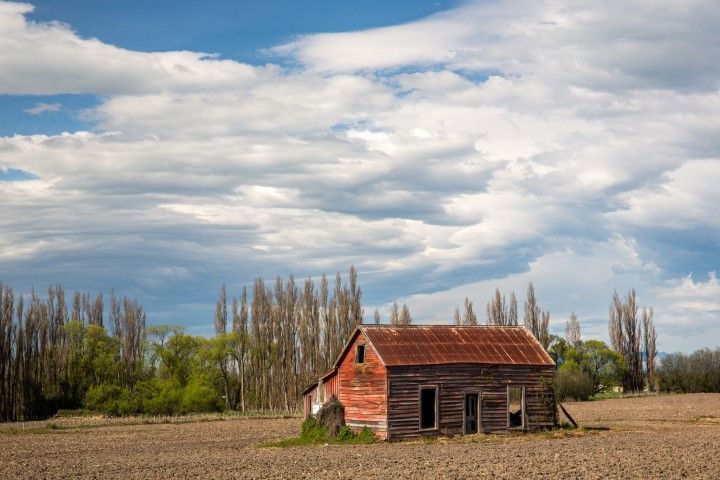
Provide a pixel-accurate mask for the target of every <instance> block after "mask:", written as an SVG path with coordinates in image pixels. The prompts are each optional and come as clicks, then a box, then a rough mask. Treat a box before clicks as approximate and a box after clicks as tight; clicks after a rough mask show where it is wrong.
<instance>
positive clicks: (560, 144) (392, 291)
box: [0, 0, 720, 352]
mask: <svg viewBox="0 0 720 480" xmlns="http://www.w3.org/2000/svg"><path fill="white" fill-rule="evenodd" d="M718 24H720V4H718V3H717V2H716V1H711V0H710V1H703V0H678V1H674V2H656V1H653V0H643V1H635V0H625V1H622V2H619V1H608V2H589V1H587V2H584V1H542V0H539V1H538V0H532V1H531V0H511V1H505V2H498V1H464V2H463V1H418V0H415V1H397V2H387V1H380V0H364V1H362V2H360V1H356V2H354V1H342V2H338V1H336V0H335V1H330V0H327V1H324V0H323V1H320V0H317V1H292V2H291V1H278V2H250V1H241V2H238V1H215V2H202V3H200V2H177V1H173V2H170V1H167V0H162V1H156V2H150V3H148V2H140V1H127V2H115V1H107V0H103V1H100V0H95V1H90V0H87V1H37V2H34V3H33V4H32V5H31V4H27V3H15V2H4V1H0V282H4V283H6V284H10V285H13V286H14V287H15V288H16V290H18V291H20V292H22V293H28V292H29V291H30V289H31V288H33V287H35V288H37V289H40V290H44V289H45V288H46V287H47V286H48V285H50V284H54V283H57V282H61V283H62V284H63V285H64V287H65V289H66V290H81V291H91V292H96V291H98V290H102V291H103V292H105V293H106V294H107V292H109V291H110V289H111V288H115V290H116V291H117V292H118V293H119V294H122V295H128V296H131V297H136V298H137V299H138V300H139V301H140V302H141V303H142V304H143V305H144V307H145V309H146V311H147V313H148V320H149V322H150V323H156V324H160V323H170V324H178V325H184V326H186V329H187V331H188V332H190V333H196V334H209V333H210V332H211V329H212V317H213V314H214V302H215V299H216V298H217V292H218V289H219V287H220V285H221V284H223V283H225V284H227V286H228V290H229V292H230V294H234V295H238V294H239V292H240V290H241V289H242V287H243V286H250V285H251V284H252V280H253V278H255V277H256V276H262V277H264V278H266V279H268V280H272V279H273V278H274V277H275V276H276V275H281V276H283V277H286V276H287V275H289V274H293V275H294V276H295V277H296V279H302V278H304V277H305V276H306V275H310V276H312V277H313V278H314V279H315V280H316V281H317V280H318V278H319V276H320V275H321V274H322V273H323V272H324V273H327V274H328V275H334V273H335V272H336V271H341V272H346V271H347V269H348V267H349V265H351V264H354V265H355V266H356V268H357V269H358V272H359V280H360V284H361V286H362V288H363V292H364V304H365V316H366V318H367V319H368V320H369V319H371V318H372V311H373V310H374V309H375V308H378V309H379V310H380V312H381V316H382V318H383V319H384V320H387V316H388V312H389V309H390V305H391V304H392V302H394V301H398V302H401V303H402V302H406V303H407V304H408V305H409V307H410V310H411V312H412V314H413V318H414V321H415V322H416V323H446V322H450V321H451V318H452V314H453V311H454V309H455V307H456V306H460V305H462V302H463V300H464V298H465V297H468V298H469V299H470V300H472V301H473V302H474V304H475V306H476V310H477V311H478V314H479V317H480V318H481V319H483V318H484V317H485V305H486V303H487V301H488V300H489V299H490V296H491V295H492V293H493V292H494V290H495V288H500V290H501V291H502V292H503V293H505V294H506V295H509V294H510V292H513V291H514V292H515V293H516V295H517V296H518V298H519V299H520V304H521V308H522V302H523V299H524V297H525V291H526V289H527V285H528V282H530V281H532V282H533V283H534V285H535V287H536V290H537V295H538V299H539V302H540V305H541V307H542V308H543V309H546V310H549V311H550V313H551V330H552V331H553V332H554V333H558V334H560V333H562V332H563V331H564V325H565V321H566V319H567V318H568V316H569V315H570V313H571V312H573V311H574V312H576V313H577V314H578V317H579V319H580V322H581V325H582V328H583V334H584V336H585V337H586V338H589V337H592V338H600V339H607V316H608V306H609V304H610V301H611V296H612V293H613V291H614V290H617V291H618V292H619V293H620V294H621V295H622V294H625V293H626V292H627V291H628V290H629V289H630V288H635V289H636V290H637V292H638V298H639V303H640V305H641V306H648V307H650V306H652V307H653V308H654V310H655V323H656V328H657V331H658V348H659V350H662V351H685V352H689V351H692V350H695V349H697V348H702V347H715V346H717V345H719V344H720V281H719V280H718V278H717V275H716V272H717V271H718V270H720V267H719V266H720V235H719V233H720V215H718V213H717V205H720V189H718V188H717V186H718V185H720V63H719V62H717V61H715V60H714V59H717V58H720V30H719V29H718V28H717V25H718Z"/></svg>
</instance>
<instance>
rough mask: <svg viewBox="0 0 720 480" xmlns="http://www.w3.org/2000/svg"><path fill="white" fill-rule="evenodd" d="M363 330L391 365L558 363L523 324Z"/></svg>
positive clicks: (376, 349)
mask: <svg viewBox="0 0 720 480" xmlns="http://www.w3.org/2000/svg"><path fill="white" fill-rule="evenodd" d="M360 330H361V331H362V332H363V334H364V335H365V338H367V340H368V342H369V343H370V344H371V345H372V346H373V348H374V349H375V351H376V352H377V353H378V356H379V357H380V359H381V360H382V362H383V364H384V365H385V366H387V367H392V366H400V365H440V364H448V363H483V364H496V365H554V364H555V363H554V362H553V361H552V359H551V358H550V356H549V355H548V354H547V352H546V351H545V349H543V347H542V345H540V342H538V341H537V340H536V339H535V337H533V336H532V334H531V333H530V332H529V331H528V330H527V329H526V328H525V327H521V326H496V325H462V326H458V325H402V326H394V325H361V326H360Z"/></svg>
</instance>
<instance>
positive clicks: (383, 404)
mask: <svg viewBox="0 0 720 480" xmlns="http://www.w3.org/2000/svg"><path fill="white" fill-rule="evenodd" d="M358 344H363V345H366V347H365V363H364V364H361V365H359V364H356V363H355V346H356V345H358ZM337 378H338V398H339V399H340V401H341V402H342V404H343V405H344V406H345V422H346V423H347V424H348V425H349V426H350V427H351V428H352V429H353V430H356V431H357V430H360V429H362V427H363V426H365V425H366V426H368V427H370V428H371V429H372V430H373V431H374V432H375V434H376V435H378V436H379V437H381V438H385V437H386V436H387V369H386V368H385V367H384V366H383V365H382V364H381V363H380V359H379V358H378V356H377V354H376V353H375V351H374V350H373V349H372V347H371V346H370V344H368V343H367V341H366V340H365V336H364V335H363V334H362V333H360V334H358V336H357V337H356V338H355V341H354V342H353V344H352V345H351V347H350V348H349V349H348V351H347V354H346V355H345V356H344V357H343V358H342V359H341V361H340V365H339V368H338V375H337Z"/></svg>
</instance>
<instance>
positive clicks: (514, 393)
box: [507, 387, 525, 428]
mask: <svg viewBox="0 0 720 480" xmlns="http://www.w3.org/2000/svg"><path fill="white" fill-rule="evenodd" d="M507 407H508V411H507V415H508V428H525V387H508V388H507Z"/></svg>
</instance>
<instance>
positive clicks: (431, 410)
mask: <svg viewBox="0 0 720 480" xmlns="http://www.w3.org/2000/svg"><path fill="white" fill-rule="evenodd" d="M420 428H421V429H429V428H437V388H436V387H424V388H422V389H420Z"/></svg>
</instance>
